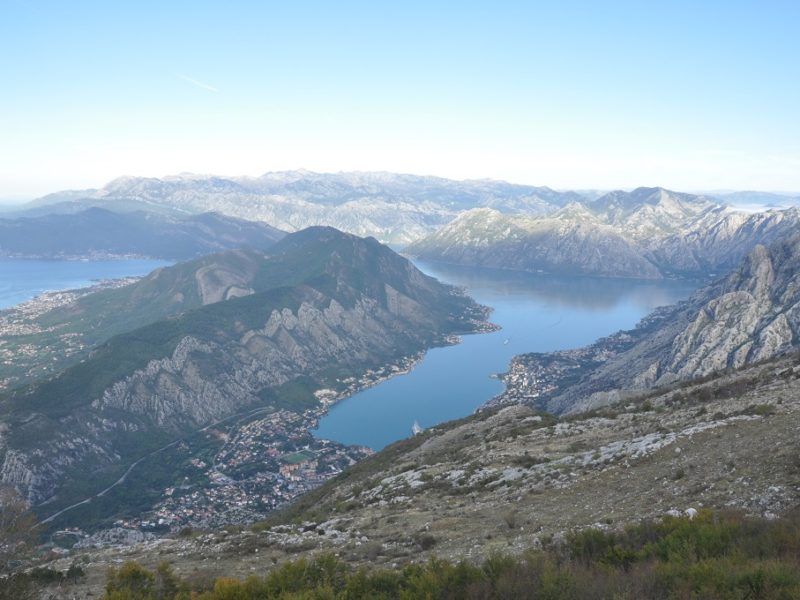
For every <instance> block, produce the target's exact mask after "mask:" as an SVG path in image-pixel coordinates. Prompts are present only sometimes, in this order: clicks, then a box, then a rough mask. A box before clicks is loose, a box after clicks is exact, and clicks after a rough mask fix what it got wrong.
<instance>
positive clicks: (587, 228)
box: [405, 205, 661, 279]
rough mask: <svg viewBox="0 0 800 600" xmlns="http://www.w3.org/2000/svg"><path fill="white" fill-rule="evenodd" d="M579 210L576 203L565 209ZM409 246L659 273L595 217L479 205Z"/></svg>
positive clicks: (573, 268)
mask: <svg viewBox="0 0 800 600" xmlns="http://www.w3.org/2000/svg"><path fill="white" fill-rule="evenodd" d="M565 210H567V211H570V212H571V213H572V214H574V213H575V211H576V207H575V205H570V206H568V207H567V209H565ZM405 252H407V253H409V254H411V255H414V256H418V257H420V258H425V259H429V260H439V261H443V262H449V263H456V264H463V265H470V266H479V267H492V268H500V269H517V270H521V271H534V272H549V273H559V274H580V275H599V276H606V277H641V278H642V279H648V278H660V277H661V273H660V272H659V270H658V269H657V268H656V267H655V265H653V263H651V262H650V261H649V260H648V259H647V258H646V257H645V256H643V253H642V251H641V249H640V248H639V247H638V246H637V245H636V244H635V243H633V242H631V241H629V240H628V239H626V238H625V237H624V236H622V235H621V234H620V233H618V232H617V231H616V230H615V229H614V228H612V227H610V226H608V225H604V224H600V223H597V222H595V221H594V220H593V219H589V220H581V219H568V218H563V217H560V215H557V216H556V217H555V218H535V217H527V216H523V215H504V214H502V213H500V212H498V211H496V210H493V209H488V208H476V209H473V210H470V211H467V212H465V213H463V214H461V215H460V216H458V217H457V218H456V219H455V220H453V221H452V222H451V223H449V224H447V225H445V226H444V227H442V228H441V229H439V230H438V231H437V232H436V233H435V234H433V235H430V236H428V237H426V238H423V239H422V240H419V241H417V242H415V243H413V244H411V245H410V246H408V247H407V248H406V249H405Z"/></svg>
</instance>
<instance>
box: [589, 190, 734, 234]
mask: <svg viewBox="0 0 800 600" xmlns="http://www.w3.org/2000/svg"><path fill="white" fill-rule="evenodd" d="M587 208H588V209H589V210H590V211H591V213H592V214H593V215H595V217H596V218H597V220H598V221H599V222H601V223H605V224H607V225H610V226H612V227H614V228H615V229H617V230H618V231H620V232H621V233H623V234H624V235H625V236H626V237H628V238H630V239H633V240H636V241H638V242H640V243H642V244H643V245H644V246H645V247H649V246H650V244H651V243H653V241H655V240H657V239H661V238H663V237H664V236H666V235H669V234H673V233H680V232H681V231H683V230H684V229H685V228H686V225H687V224H689V223H691V222H693V221H695V220H696V219H698V218H699V217H702V216H703V215H704V214H706V213H708V212H709V211H713V210H715V209H717V210H718V209H719V208H720V205H719V202H717V201H715V200H714V199H712V198H709V197H706V196H696V195H693V194H682V193H680V192H673V191H670V190H665V189H664V188H658V187H656V188H647V187H641V188H637V189H635V190H633V191H631V192H621V191H614V192H609V193H608V194H605V195H604V196H601V197H600V198H598V199H597V200H595V201H594V202H591V203H588V204H587Z"/></svg>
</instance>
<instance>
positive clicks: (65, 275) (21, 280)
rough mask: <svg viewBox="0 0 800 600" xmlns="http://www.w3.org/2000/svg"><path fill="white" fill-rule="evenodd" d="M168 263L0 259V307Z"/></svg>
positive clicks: (137, 272) (132, 274) (141, 272)
mask: <svg viewBox="0 0 800 600" xmlns="http://www.w3.org/2000/svg"><path fill="white" fill-rule="evenodd" d="M169 264H171V263H169V262H167V261H163V260H148V259H130V260H85V261H83V260H30V259H0V309H3V308H8V307H9V306H13V305H14V304H19V303H20V302H25V301H27V300H30V299H32V298H34V297H35V296H38V295H39V294H41V293H42V292H46V291H56V290H66V289H75V288H80V287H86V286H88V285H92V284H93V283H96V282H97V281H99V280H101V279H118V278H121V277H130V276H139V275H146V274H147V273H149V272H150V271H152V270H154V269H157V268H158V267H163V266H166V265H169Z"/></svg>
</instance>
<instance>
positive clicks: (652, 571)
mask: <svg viewBox="0 0 800 600" xmlns="http://www.w3.org/2000/svg"><path fill="white" fill-rule="evenodd" d="M423 544H424V545H425V546H426V547H427V548H431V547H432V546H433V545H434V544H435V540H434V542H433V543H424V542H422V541H421V542H420V545H421V546H422V545H423ZM106 589H107V591H106V596H105V599H106V600H122V599H125V600H150V599H156V598H159V599H164V600H170V599H187V600H188V599H196V600H234V599H235V600H251V599H252V600H256V599H271V598H276V599H317V598H318V599H348V600H350V599H358V598H370V599H373V598H377V599H380V598H384V599H390V598H397V599H400V600H405V599H409V600H410V599H416V598H430V599H436V598H442V599H451V598H452V599H460V598H476V599H477V598H514V599H517V598H519V599H524V598H546V599H552V600H557V599H561V598H563V599H575V600H577V599H583V598H587V599H598V600H599V599H604V598H609V599H611V598H613V599H619V600H624V599H631V600H634V599H637V600H638V599H645V598H652V599H662V598H663V599H665V600H666V599H672V598H675V599H678V598H680V599H683V598H698V599H699V598H707V599H720V600H722V599H724V600H728V599H730V600H733V599H742V600H744V599H772V598H776V599H787V600H789V599H792V598H798V597H800V513H793V514H790V515H788V516H786V517H784V518H782V519H779V520H774V521H768V520H762V519H752V518H746V517H742V516H741V515H738V514H733V513H730V514H727V513H726V514H714V513H711V512H708V511H705V512H700V513H699V514H698V515H697V516H696V517H695V518H694V519H689V518H673V517H666V518H664V519H663V520H660V521H647V522H642V523H641V524H638V525H634V526H631V527H628V528H627V529H625V530H624V531H620V532H605V531H602V530H599V529H585V530H582V531H577V532H573V533H571V534H569V535H568V536H567V537H566V539H565V540H563V541H562V542H558V543H557V542H553V541H550V542H549V543H548V544H546V545H545V548H544V549H543V550H530V551H529V552H527V553H525V554H524V555H522V556H519V557H512V556H505V555H495V556H491V557H489V558H487V559H486V560H484V561H483V563H481V564H478V565H476V564H470V563H468V562H465V561H461V562H458V563H453V562H450V561H447V560H441V559H437V558H431V559H429V560H428V561H427V562H425V563H421V564H409V565H406V566H405V567H403V568H396V569H383V568H370V567H364V566H362V567H353V566H351V565H348V564H347V563H345V562H343V561H342V560H340V559H338V558H337V557H335V556H334V555H332V554H321V555H318V556H316V557H314V558H310V559H307V558H301V559H299V560H296V561H293V562H288V563H285V564H283V565H282V566H280V567H278V568H276V569H274V570H272V571H270V572H269V573H267V574H265V575H264V576H262V577H258V576H251V577H249V578H247V579H246V580H244V581H242V580H238V579H233V578H228V577H223V578H220V579H217V581H216V582H215V583H214V584H213V587H211V588H210V589H198V588H193V587H192V585H191V583H190V582H188V581H182V580H180V579H179V578H178V577H176V576H175V575H174V574H173V573H172V572H171V571H170V569H169V568H168V566H166V565H164V564H162V565H160V566H159V567H158V569H157V570H156V571H155V572H152V571H149V570H147V569H144V568H143V567H141V566H140V565H138V564H136V563H128V564H126V565H124V566H122V567H121V568H119V569H112V570H111V571H110V573H109V577H108V585H107V588H106Z"/></svg>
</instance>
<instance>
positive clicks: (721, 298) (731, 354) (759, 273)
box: [498, 236, 800, 413]
mask: <svg viewBox="0 0 800 600" xmlns="http://www.w3.org/2000/svg"><path fill="white" fill-rule="evenodd" d="M798 278H800V238H797V237H796V236H795V237H793V238H791V239H789V240H786V241H781V242H776V243H774V244H772V245H771V246H770V247H769V248H765V247H764V246H756V247H755V248H754V249H753V250H752V251H751V252H750V254H749V255H748V256H747V257H746V258H745V259H744V260H743V261H742V262H741V264H740V265H739V267H738V268H737V269H735V270H734V271H733V272H732V273H730V274H729V275H728V276H726V277H723V278H721V279H719V280H718V281H716V282H714V283H712V284H710V285H708V286H706V287H704V288H701V289H700V290H698V291H697V292H695V294H693V295H692V297H691V298H689V300H687V301H685V302H682V303H679V304H677V305H675V306H670V307H664V308H661V309H658V310H656V311H655V312H654V313H653V314H652V315H650V316H648V317H647V318H645V319H644V320H643V321H642V322H641V323H640V324H639V325H638V326H637V328H636V329H633V330H631V331H625V332H620V333H617V334H614V335H612V336H609V337H608V338H604V339H602V340H599V341H598V342H596V343H595V344H593V345H591V346H588V347H586V348H581V349H577V350H568V351H563V352H554V353H549V354H524V355H521V356H518V357H515V359H514V360H513V362H512V365H511V368H510V371H509V373H508V374H507V375H506V376H505V380H506V383H507V389H506V391H505V392H504V394H503V395H502V396H501V397H500V398H499V399H498V401H499V402H502V401H506V400H514V401H524V402H529V403H532V404H535V405H537V406H541V407H543V408H546V409H547V410H548V411H551V412H558V413H561V412H565V411H575V410H580V409H585V408H587V407H591V406H596V405H602V404H604V403H608V402H610V401H614V400H615V399H617V398H619V397H624V396H626V395H630V394H635V393H638V392H640V391H641V390H644V389H648V388H650V387H652V386H658V385H665V384H669V383H672V382H675V381H683V380H688V379H691V378H694V377H700V376H704V375H708V374H711V373H713V372H715V371H720V370H724V369H728V368H737V367H740V366H742V365H745V364H750V363H754V362H758V361H761V360H765V359H768V358H772V357H774V356H778V355H780V354H783V353H786V352H788V351H790V350H793V349H794V348H796V347H797V345H798V331H800V321H799V320H798V310H797V307H798V306H800V304H798V303H800V295H798V294H800V279H798Z"/></svg>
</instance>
